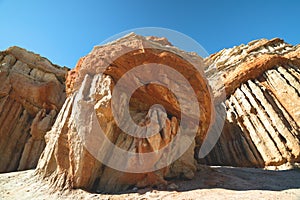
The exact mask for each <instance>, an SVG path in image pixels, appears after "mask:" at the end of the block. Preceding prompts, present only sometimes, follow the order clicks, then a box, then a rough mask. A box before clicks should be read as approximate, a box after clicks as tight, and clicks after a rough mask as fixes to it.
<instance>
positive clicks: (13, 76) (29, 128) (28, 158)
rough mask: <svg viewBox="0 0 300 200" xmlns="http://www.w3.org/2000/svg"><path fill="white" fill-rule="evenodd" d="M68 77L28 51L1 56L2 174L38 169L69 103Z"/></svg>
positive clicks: (0, 154) (0, 146) (20, 50)
mask: <svg viewBox="0 0 300 200" xmlns="http://www.w3.org/2000/svg"><path fill="white" fill-rule="evenodd" d="M65 74H66V70H65V69H62V68H59V67H57V66H54V65H53V64H52V63H50V62H49V61H48V60H47V59H45V58H42V57H40V56H39V55H36V54H34V53H32V52H28V51H26V50H25V49H21V48H19V47H11V48H9V49H8V50H6V51H3V52H0V82H1V84H0V125H1V126H0V172H9V171H14V170H24V169H30V168H34V167H36V165H37V161H38V159H39V157H40V154H41V153H42V151H43V149H44V147H45V141H44V135H45V133H46V132H47V131H48V130H50V128H51V126H52V124H53V123H54V119H55V117H56V114H57V113H58V111H59V109H60V108H61V106H62V104H63V102H64V100H65V86H64V80H65Z"/></svg>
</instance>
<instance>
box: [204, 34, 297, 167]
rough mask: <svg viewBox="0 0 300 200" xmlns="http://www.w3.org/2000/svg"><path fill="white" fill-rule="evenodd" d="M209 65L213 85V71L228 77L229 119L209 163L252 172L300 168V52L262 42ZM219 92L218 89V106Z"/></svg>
mask: <svg viewBox="0 0 300 200" xmlns="http://www.w3.org/2000/svg"><path fill="white" fill-rule="evenodd" d="M206 63H207V64H208V65H209V67H208V68H207V70H206V72H207V74H208V76H209V77H210V78H209V79H212V78H213V77H214V76H215V74H212V73H211V72H213V70H212V69H213V68H214V67H217V69H219V70H220V73H221V74H222V75H223V78H224V87H225V90H226V100H225V105H226V112H227V116H226V121H225V126H224V128H223V130H222V135H221V137H220V139H219V141H218V143H217V144H216V146H215V147H214V149H213V150H212V152H210V154H209V155H208V156H207V157H206V158H205V162H206V163H208V164H214V165H232V166H248V167H249V166H250V167H254V166H255V167H264V166H279V165H282V164H284V163H294V162H299V161H300V137H299V135H300V129H299V127H300V119H299V114H300V111H299V109H300V105H299V102H300V95H299V89H300V87H299V86H300V76H299V75H300V51H299V46H292V45H289V44H287V43H285V42H284V41H283V40H281V39H278V38H276V39H273V40H270V41H268V40H266V39H262V40H257V41H253V42H250V43H248V45H240V46H238V47H234V48H231V49H224V50H222V51H221V52H219V53H216V54H214V55H211V56H210V57H209V58H207V59H206ZM220 88H221V85H219V86H218V85H216V87H213V89H214V94H215V101H216V102H217V103H219V102H220V101H222V99H221V98H220V95H219V92H218V91H219V90H220Z"/></svg>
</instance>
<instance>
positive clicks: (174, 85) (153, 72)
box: [36, 33, 214, 192]
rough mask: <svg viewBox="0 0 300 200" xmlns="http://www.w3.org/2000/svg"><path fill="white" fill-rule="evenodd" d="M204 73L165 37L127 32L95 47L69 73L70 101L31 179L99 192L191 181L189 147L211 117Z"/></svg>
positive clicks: (192, 56) (200, 137)
mask: <svg viewBox="0 0 300 200" xmlns="http://www.w3.org/2000/svg"><path fill="white" fill-rule="evenodd" d="M139 66H142V67H143V68H139ZM165 66H168V67H165ZM135 69H136V71H134V70H135ZM138 69H141V70H140V71H139V70H138ZM164 70H167V71H164ZM172 70H173V71H172ZM175 71H176V72H179V73H180V75H181V76H179V75H176V72H175ZM166 72H168V73H171V74H168V73H166ZM128 73H129V75H128ZM130 73H131V74H130ZM203 74H204V71H203V64H202V59H201V58H200V57H199V56H197V55H196V54H192V53H187V52H183V51H181V50H179V49H177V48H176V47H173V46H170V43H169V42H168V41H167V40H166V39H163V38H155V37H149V38H144V37H142V36H138V35H135V34H133V33H132V34H129V35H127V36H125V37H123V38H121V39H118V40H116V41H114V42H111V43H109V44H107V45H104V46H98V47H95V48H94V49H93V51H92V52H91V53H90V54H88V55H87V56H85V57H84V58H82V59H80V60H79V62H78V64H77V66H76V67H75V69H74V70H72V71H70V72H69V75H68V78H67V82H66V85H67V93H68V98H67V100H66V102H65V104H64V105H63V108H62V109H61V111H60V113H59V115H58V117H57V120H56V122H55V124H54V126H53V128H52V129H51V131H49V132H48V133H47V135H46V143H47V145H46V148H45V150H44V152H43V154H42V156H41V158H40V160H39V164H38V167H37V170H36V174H37V175H38V176H40V177H42V178H43V179H47V180H48V181H49V182H50V183H51V184H52V186H53V187H55V188H84V189H87V190H93V191H101V192H117V191H122V190H125V189H128V188H129V187H133V186H137V187H145V186H149V185H150V186H151V185H152V186H160V185H165V184H166V183H167V181H166V179H168V178H172V177H182V178H187V179H190V178H192V177H193V176H194V173H195V171H196V165H195V159H194V148H195V146H199V145H201V143H202V142H203V138H204V137H205V135H206V133H207V130H208V129H209V126H210V123H211V122H212V120H213V116H214V109H213V107H212V97H211V95H210V88H209V86H208V84H207V81H206V79H205V78H204V76H203ZM124 77H125V78H124ZM126 77H127V79H126ZM182 77H183V79H182ZM184 80H187V83H189V84H186V82H184ZM188 85H190V86H191V87H192V90H188V89H187V88H188ZM135 86H138V87H136V88H135ZM116 88H117V89H116ZM135 89H137V90H136V91H134V90H135ZM130 90H132V91H134V92H133V93H132V95H131V93H129V94H128V93H126V92H128V91H130ZM116 91H119V93H117V94H116V96H114V94H115V93H114V92H116ZM193 93H196V94H195V99H193ZM174 94H176V95H177V96H176V97H178V98H176V97H175V96H174ZM178 99H179V100H178ZM127 104H128V105H129V111H130V115H128V116H127V117H126V115H125V114H124V113H126V109H127V108H126V105H127ZM155 104H160V105H162V106H163V107H164V108H162V107H160V106H153V105H155ZM197 109H199V111H200V112H199V113H197ZM116 116H121V117H120V119H119V121H118V120H117V119H116ZM131 118H132V119H133V122H134V123H132V122H131ZM149 124H150V125H151V126H148V125H149ZM137 125H138V126H137ZM122 126H123V128H120V127H122ZM145 127H146V128H145ZM147 127H150V128H147ZM101 130H102V132H103V135H101V134H100V132H101ZM186 130H188V132H187V131H186ZM149 131H152V134H151V135H148V132H149ZM193 132H195V134H194V135H193V134H191V133H193ZM141 136H147V137H141ZM110 144H111V145H112V146H110ZM178 145H179V146H178ZM124 152H125V153H124ZM147 155H149V156H147ZM144 156H145V157H144ZM175 160H176V161H175ZM174 161H175V162H174Z"/></svg>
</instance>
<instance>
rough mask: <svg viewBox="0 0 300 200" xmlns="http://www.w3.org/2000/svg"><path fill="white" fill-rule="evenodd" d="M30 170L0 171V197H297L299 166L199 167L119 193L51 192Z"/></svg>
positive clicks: (286, 199) (298, 191) (299, 192)
mask: <svg viewBox="0 0 300 200" xmlns="http://www.w3.org/2000/svg"><path fill="white" fill-rule="evenodd" d="M33 174H34V170H27V171H22V172H12V173H5V174H0V199H45V200H46V199H172V200H174V199H209V200H211V199H230V200H231V199H255V200H257V199H264V200H265V199H270V200H271V199H272V200H273V199H284V200H289V199H297V200H298V199H299V200H300V170H299V169H292V170H281V171H272V170H263V169H251V168H232V167H213V168H203V169H202V170H200V171H199V172H197V174H196V177H195V178H194V179H193V180H189V181H182V180H177V181H176V180H175V181H172V182H171V183H173V186H174V184H176V185H177V186H178V189H177V190H176V191H175V190H173V191H168V190H157V189H151V188H145V189H139V190H137V189H136V188H134V189H133V190H131V191H127V192H125V193H123V194H96V193H89V192H86V191H84V190H72V191H63V192H61V191H60V192H58V191H56V192H51V190H50V189H49V188H48V185H47V184H46V183H44V182H41V181H39V180H37V179H36V178H35V176H34V175H33Z"/></svg>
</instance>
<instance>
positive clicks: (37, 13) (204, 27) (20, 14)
mask: <svg viewBox="0 0 300 200" xmlns="http://www.w3.org/2000/svg"><path fill="white" fill-rule="evenodd" d="M0 19H1V24H0V27H1V28H0V50H4V49H6V48H8V47H9V46H13V45H17V46H20V47H23V48H26V49H28V50H31V51H34V52H36V53H39V54H41V55H42V56H44V57H47V58H48V59H49V60H50V61H52V62H53V63H55V64H58V65H61V66H67V67H70V68H72V67H74V65H75V64H76V62H77V60H78V59H79V58H80V57H82V56H84V55H86V54H87V53H89V52H90V51H91V49H92V48H93V46H95V45H98V44H100V43H101V42H102V41H103V40H105V39H107V38H109V37H111V36H113V35H115V34H118V33H120V32H122V31H126V30H128V29H133V28H139V27H164V28H169V29H173V30H176V31H179V32H182V33H184V34H186V35H188V36H190V37H192V38H193V39H195V40H196V41H197V42H198V43H200V44H201V45H202V46H203V47H204V48H205V49H206V50H207V52H208V53H209V54H211V53H215V52H217V51H219V50H221V49H223V48H229V47H232V46H235V45H239V44H241V43H247V42H249V41H251V40H254V39H259V38H268V39H271V38H273V37H280V38H283V39H284V40H285V41H286V42H288V43H291V44H298V43H300V1H298V0H290V1H289V0H278V1H276V0H248V1H243V0H240V1H230V0H227V1H225V0H224V1H221V0H219V1H216V0H206V1H204V0H198V1H196V0H195V1H192V0H177V1H176V0H165V1H164V0H151V1H149V0H119V1H117V0H107V1H100V0H94V1H92V0H84V1H76V0H73V1H68V0H51V1H50V0H48V1H47V0H36V1H35V0H0Z"/></svg>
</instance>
